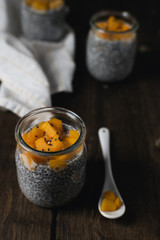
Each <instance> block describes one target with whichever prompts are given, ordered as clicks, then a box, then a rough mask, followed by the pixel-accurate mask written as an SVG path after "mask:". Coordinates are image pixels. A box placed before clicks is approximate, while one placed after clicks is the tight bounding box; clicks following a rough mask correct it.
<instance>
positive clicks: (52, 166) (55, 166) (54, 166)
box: [49, 159, 67, 170]
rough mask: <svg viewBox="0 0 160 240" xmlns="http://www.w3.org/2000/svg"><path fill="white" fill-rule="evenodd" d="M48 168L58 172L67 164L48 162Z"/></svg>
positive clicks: (63, 162) (61, 161) (58, 161)
mask: <svg viewBox="0 0 160 240" xmlns="http://www.w3.org/2000/svg"><path fill="white" fill-rule="evenodd" d="M49 166H50V168H52V169H55V168H56V169H57V170H60V169H62V168H65V167H66V166H67V163H66V162H65V161H64V160H60V159H59V160H50V161H49Z"/></svg>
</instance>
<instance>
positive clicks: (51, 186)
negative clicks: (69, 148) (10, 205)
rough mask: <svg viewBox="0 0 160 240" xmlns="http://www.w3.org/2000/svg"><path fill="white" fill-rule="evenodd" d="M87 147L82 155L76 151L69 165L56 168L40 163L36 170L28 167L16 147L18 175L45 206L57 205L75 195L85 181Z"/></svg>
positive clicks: (28, 191)
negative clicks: (57, 169) (59, 168)
mask: <svg viewBox="0 0 160 240" xmlns="http://www.w3.org/2000/svg"><path fill="white" fill-rule="evenodd" d="M86 154H87V153H86V147H84V150H83V152H82V153H81V154H80V155H78V154H77V155H75V156H74V158H73V159H72V160H69V161H68V162H67V166H66V167H65V168H64V169H62V170H60V171H55V170H53V169H51V168H50V167H49V165H48V164H38V165H37V166H36V167H35V169H34V170H33V171H30V170H28V169H27V168H26V167H25V165H24V164H23V163H22V161H21V159H20V155H21V153H20V151H19V149H18V148H17V150H16V155H15V159H16V166H17V178H18V183H19V187H20V189H21V191H22V192H23V194H24V195H25V196H26V197H27V198H28V199H29V200H30V201H31V202H33V203H35V204H36V205H39V206H42V207H56V206H59V205H62V204H65V203H67V202H69V201H71V200H72V199H74V198H75V197H76V196H77V195H78V194H79V192H80V191H81V189H82V187H83V185H84V182H85V173H86Z"/></svg>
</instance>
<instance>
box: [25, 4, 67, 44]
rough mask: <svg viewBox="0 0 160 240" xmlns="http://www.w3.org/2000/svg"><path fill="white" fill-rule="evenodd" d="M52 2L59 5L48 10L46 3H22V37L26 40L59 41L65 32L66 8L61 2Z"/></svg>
mask: <svg viewBox="0 0 160 240" xmlns="http://www.w3.org/2000/svg"><path fill="white" fill-rule="evenodd" d="M52 1H53V0H52ZM48 2H49V0H48ZM54 2H58V3H59V5H58V4H56V5H55V6H54V8H53V7H52V8H51V9H50V8H49V7H47V6H46V5H45V4H46V3H47V1H44V2H43V1H41V2H39V3H38V2H37V1H35V0H29V1H27V0H23V1H22V4H21V25H22V32H23V35H24V36H25V37H26V38H27V39H29V40H45V41H59V40H61V39H62V38H63V37H64V35H65V33H66V31H67V27H66V23H65V19H66V13H67V7H66V6H65V4H64V2H63V0H61V1H56V0H55V1H53V3H54ZM40 4H42V6H41V5H40ZM43 5H44V6H43Z"/></svg>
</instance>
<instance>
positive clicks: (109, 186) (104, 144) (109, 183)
mask: <svg viewBox="0 0 160 240" xmlns="http://www.w3.org/2000/svg"><path fill="white" fill-rule="evenodd" d="M98 136H99V140H100V144H101V148H102V154H103V158H104V164H105V180H104V185H103V189H102V193H101V196H100V199H99V202H98V209H99V211H100V213H101V214H102V215H103V216H104V217H106V218H111V219H114V218H118V217H121V216H122V215H123V214H124V212H125V210H126V207H125V204H124V201H123V199H122V197H121V195H120V193H119V191H118V189H117V186H116V184H115V181H114V178H113V174H112V167H111V159H110V133H109V130H108V129H107V128H105V127H102V128H100V129H99V130H98ZM109 190H111V191H113V192H114V194H115V195H116V196H119V197H120V200H121V202H122V206H121V207H120V208H119V209H117V210H116V211H111V212H109V211H108V212H103V211H101V208H100V206H101V203H102V197H103V194H104V192H106V191H109Z"/></svg>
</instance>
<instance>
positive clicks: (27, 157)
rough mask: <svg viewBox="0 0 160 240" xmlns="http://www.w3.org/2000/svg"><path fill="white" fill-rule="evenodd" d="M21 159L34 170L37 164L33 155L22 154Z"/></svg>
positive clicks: (29, 168)
mask: <svg viewBox="0 0 160 240" xmlns="http://www.w3.org/2000/svg"><path fill="white" fill-rule="evenodd" d="M21 161H22V162H23V164H24V166H25V167H26V168H27V169H28V170H30V171H33V170H34V169H35V167H36V165H37V164H36V163H35V162H34V161H33V159H32V157H31V156H30V155H28V153H23V154H21Z"/></svg>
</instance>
